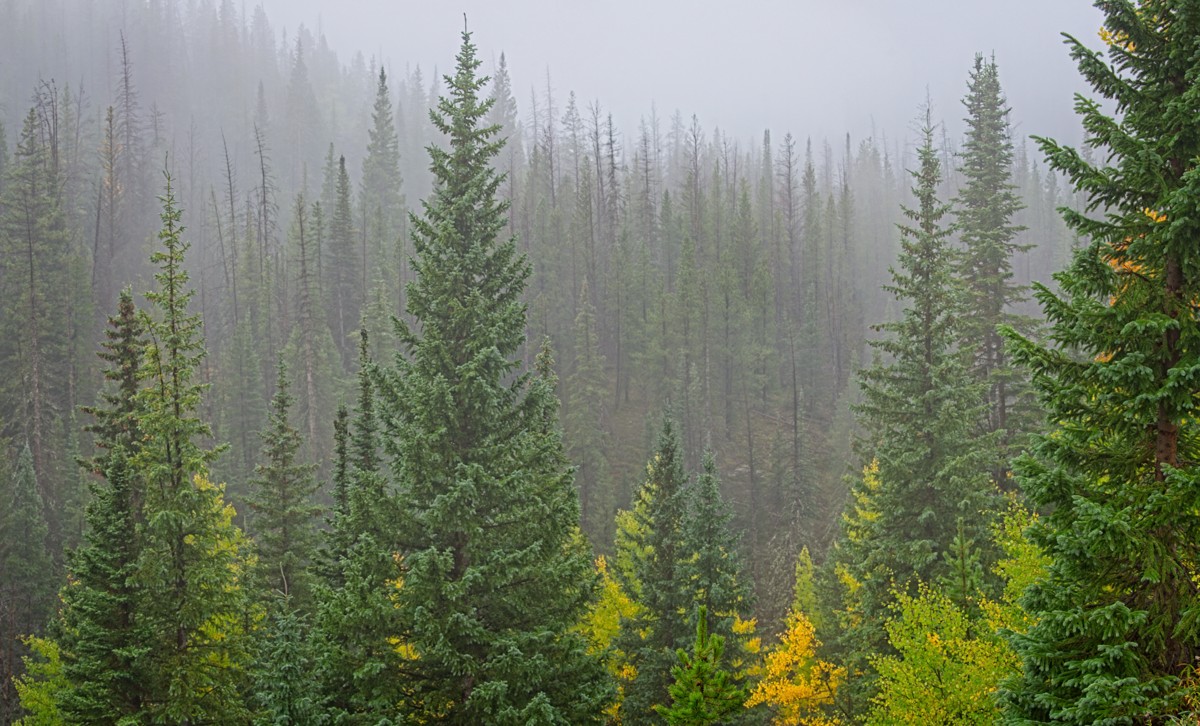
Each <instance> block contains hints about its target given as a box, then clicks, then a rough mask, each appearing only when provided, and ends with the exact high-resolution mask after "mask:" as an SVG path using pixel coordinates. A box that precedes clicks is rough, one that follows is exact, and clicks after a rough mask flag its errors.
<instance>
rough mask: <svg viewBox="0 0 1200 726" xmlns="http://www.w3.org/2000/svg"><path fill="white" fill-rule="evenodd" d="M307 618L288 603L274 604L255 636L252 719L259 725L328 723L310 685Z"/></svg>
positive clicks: (311, 663)
mask: <svg viewBox="0 0 1200 726" xmlns="http://www.w3.org/2000/svg"><path fill="white" fill-rule="evenodd" d="M307 626H308V622H307V621H306V620H305V618H304V616H303V615H301V614H299V613H297V612H296V610H295V609H294V608H293V607H292V606H291V603H290V602H288V601H287V599H286V598H285V599H284V601H283V602H282V603H281V604H280V605H279V606H278V607H277V608H274V613H273V614H272V616H271V619H270V621H269V622H268V624H267V626H266V628H265V632H264V633H263V634H262V635H261V636H260V637H259V641H258V653H257V657H256V659H255V661H256V662H255V669H254V682H255V687H254V700H255V702H256V703H257V706H258V709H257V713H256V714H255V718H254V723H256V724H261V725H262V726H320V725H321V724H325V723H328V721H327V719H326V715H327V714H326V712H325V711H324V709H323V708H322V704H321V700H320V696H319V692H318V691H317V690H316V689H315V688H314V685H315V684H314V677H313V668H314V665H315V663H316V660H317V658H316V653H315V652H314V649H313V644H312V642H311V641H310V640H309V637H310V636H309V630H308V627H307Z"/></svg>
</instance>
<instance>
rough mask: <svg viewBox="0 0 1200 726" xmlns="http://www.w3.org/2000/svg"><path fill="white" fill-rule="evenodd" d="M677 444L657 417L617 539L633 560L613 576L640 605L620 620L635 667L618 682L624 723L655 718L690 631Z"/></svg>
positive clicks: (667, 422) (622, 556)
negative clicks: (628, 523) (628, 517)
mask: <svg viewBox="0 0 1200 726" xmlns="http://www.w3.org/2000/svg"><path fill="white" fill-rule="evenodd" d="M682 448H683V445H682V442H681V441H680V439H679V432H678V430H677V428H676V425H675V422H674V421H673V420H672V419H671V418H670V417H669V416H668V417H666V418H664V420H663V426H662V430H661V432H660V433H659V436H658V446H657V448H656V449H655V452H654V455H653V456H652V457H651V459H650V463H649V464H648V465H647V467H646V480H645V482H644V483H643V484H642V487H641V489H640V490H639V491H638V493H637V496H636V499H635V502H634V507H633V510H632V514H633V520H634V521H633V523H632V527H631V528H630V529H631V532H630V535H631V536H630V537H628V538H626V541H624V542H621V540H618V542H619V545H618V552H617V559H618V562H620V561H622V560H631V561H632V566H631V567H630V568H629V570H630V571H629V572H628V573H622V572H621V570H620V569H619V570H618V575H619V576H620V577H621V578H622V580H624V582H622V585H623V586H624V588H625V591H626V592H629V593H632V594H633V595H634V596H635V599H636V600H637V601H638V603H639V604H640V605H641V607H640V608H638V610H637V612H636V615H635V617H634V618H633V619H632V620H631V621H629V622H625V623H622V626H621V638H620V643H619V647H620V649H621V650H622V651H624V652H625V653H627V654H628V655H629V660H630V664H631V665H632V666H633V668H634V669H635V671H636V676H635V678H634V679H633V680H632V682H629V683H627V684H625V698H624V701H623V702H622V703H621V720H622V722H624V723H632V724H639V723H656V722H657V720H658V719H657V716H656V714H655V712H654V710H653V709H654V706H656V705H664V704H666V703H668V702H669V700H670V696H669V694H668V692H667V689H668V687H669V686H670V683H671V667H672V666H673V665H674V664H675V662H676V660H677V657H676V650H677V649H679V648H683V647H685V646H686V645H687V638H688V633H689V631H690V628H689V627H688V618H689V617H690V616H691V612H692V608H693V595H692V593H691V592H690V591H689V589H688V586H687V582H686V575H685V574H684V566H683V565H684V560H685V558H686V557H687V554H686V553H685V552H684V551H683V542H682V540H683V525H684V520H685V516H686V511H687V500H686V487H687V477H686V475H685V474H684V469H683V451H682ZM621 550H625V552H622V551H621Z"/></svg>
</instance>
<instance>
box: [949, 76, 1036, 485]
mask: <svg viewBox="0 0 1200 726" xmlns="http://www.w3.org/2000/svg"><path fill="white" fill-rule="evenodd" d="M968 86H969V88H968V91H967V97H966V98H965V99H963V105H964V106H966V108H967V118H966V122H967V138H966V142H965V144H964V146H963V151H962V152H961V154H960V160H961V166H960V168H959V173H961V174H962V176H963V185H962V189H961V190H960V191H959V194H958V196H957V197H956V198H955V199H954V214H955V223H954V227H955V229H956V230H957V232H958V234H959V236H960V238H961V239H962V246H963V249H962V250H961V260H960V261H959V270H958V274H959V276H960V277H961V278H962V281H963V283H964V284H965V291H966V295H965V298H964V300H963V308H962V317H961V321H962V326H961V333H960V334H961V336H962V338H961V339H962V340H963V341H964V342H965V343H966V344H967V345H969V346H970V347H971V348H972V350H973V356H974V357H973V361H972V366H971V371H972V374H973V375H974V376H975V377H976V379H977V380H979V381H980V382H982V383H983V384H984V385H985V386H986V388H985V393H986V396H987V398H986V401H987V407H986V409H985V410H984V414H985V418H984V419H983V421H982V423H983V430H984V431H985V432H986V433H988V434H995V435H997V437H998V439H999V440H998V442H997V443H998V444H1000V446H999V448H998V449H997V450H996V459H995V461H993V462H991V463H989V465H988V471H989V472H991V473H992V475H993V476H994V477H996V479H997V480H998V481H999V482H1000V484H1001V485H1004V486H1007V484H1008V482H1007V479H1008V472H1009V466H1010V464H1009V458H1010V457H1011V456H1012V455H1014V454H1015V453H1017V452H1018V451H1019V450H1020V448H1021V446H1022V442H1023V441H1024V434H1026V433H1028V432H1029V431H1030V429H1031V428H1032V426H1033V423H1034V422H1033V421H1032V420H1031V417H1032V416H1033V411H1032V410H1031V409H1032V401H1030V400H1029V398H1030V397H1029V393H1028V391H1029V387H1028V383H1027V382H1026V381H1025V380H1024V375H1023V374H1022V373H1021V372H1020V371H1018V370H1017V369H1016V368H1015V366H1013V364H1012V361H1010V360H1009V357H1008V353H1007V351H1006V350H1005V347H1004V339H1003V338H1002V337H1001V335H1000V332H999V328H998V326H1000V325H1009V326H1015V327H1017V328H1019V329H1021V330H1024V331H1027V330H1028V329H1029V325H1030V321H1029V319H1028V318H1025V317H1023V316H1019V315H1017V314H1016V313H1014V312H1013V306H1014V305H1015V304H1017V303H1020V302H1021V301H1023V300H1024V299H1025V293H1026V288H1025V287H1024V286H1022V285H1018V284H1017V283H1016V282H1015V281H1014V280H1013V256H1014V255H1015V254H1017V253H1018V252H1024V251H1026V250H1028V249H1029V245H1025V244H1021V243H1020V242H1019V241H1018V240H1017V236H1018V235H1019V234H1020V233H1021V232H1022V231H1024V229H1025V228H1024V227H1021V226H1018V225H1017V224H1015V223H1014V220H1013V218H1014V216H1015V215H1017V214H1018V213H1019V212H1020V211H1021V210H1023V209H1024V208H1025V204H1024V202H1022V201H1021V197H1020V195H1019V194H1018V193H1017V187H1016V185H1015V184H1014V183H1013V144H1012V130H1011V128H1010V127H1009V122H1008V114H1009V108H1008V105H1007V101H1006V100H1005V97H1004V92H1003V91H1002V90H1001V88H1000V74H999V70H998V69H997V67H996V60H995V58H992V59H990V60H985V59H984V57H983V56H982V55H977V56H975V67H974V69H973V70H972V71H971V79H970V82H969V84H968Z"/></svg>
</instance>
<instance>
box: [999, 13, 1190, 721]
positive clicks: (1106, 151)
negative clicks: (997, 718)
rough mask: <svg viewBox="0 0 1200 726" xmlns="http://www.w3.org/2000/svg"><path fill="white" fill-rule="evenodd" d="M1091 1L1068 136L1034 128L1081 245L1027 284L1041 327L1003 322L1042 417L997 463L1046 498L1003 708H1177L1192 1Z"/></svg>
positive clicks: (1181, 641) (1124, 716) (1186, 519)
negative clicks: (1097, 30) (1074, 136)
mask: <svg viewBox="0 0 1200 726" xmlns="http://www.w3.org/2000/svg"><path fill="white" fill-rule="evenodd" d="M1097 7H1099V8H1100V10H1101V11H1102V12H1103V13H1104V26H1103V29H1102V31H1101V36H1102V38H1103V39H1104V40H1105V41H1106V42H1107V44H1108V48H1107V56H1108V57H1107V59H1105V57H1104V54H1103V53H1101V52H1098V51H1094V50H1091V49H1089V48H1087V47H1085V46H1084V45H1083V44H1082V43H1081V42H1079V41H1078V40H1076V39H1074V38H1071V37H1069V36H1068V44H1069V46H1070V48H1071V56H1072V57H1073V58H1074V59H1075V61H1076V62H1077V64H1078V66H1079V71H1080V73H1081V75H1082V76H1083V78H1084V79H1085V80H1086V81H1087V82H1088V83H1089V84H1090V85H1091V86H1092V88H1093V89H1094V90H1095V92H1096V93H1097V94H1098V95H1099V96H1100V97H1102V98H1103V99H1105V100H1104V101H1097V100H1092V99H1084V98H1080V99H1079V100H1077V102H1076V109H1077V110H1078V112H1079V113H1080V115H1081V116H1082V121H1083V125H1084V128H1086V129H1087V130H1088V133H1089V136H1088V141H1087V146H1086V148H1085V149H1084V150H1083V151H1080V150H1077V149H1074V148H1070V147H1067V146H1063V145H1061V144H1059V143H1058V142H1056V141H1053V140H1050V139H1038V144H1039V146H1040V147H1041V149H1042V151H1043V152H1044V153H1045V154H1046V155H1047V157H1048V160H1049V163H1050V165H1051V167H1053V168H1054V169H1055V170H1057V171H1059V172H1062V173H1063V174H1064V175H1065V176H1066V177H1067V178H1068V179H1069V180H1070V182H1071V183H1072V185H1073V186H1074V187H1075V189H1076V190H1077V191H1078V192H1079V193H1081V194H1082V195H1083V196H1084V197H1085V199H1086V210H1085V211H1083V212H1078V211H1071V210H1064V211H1063V216H1064V219H1065V220H1066V222H1067V224H1068V225H1069V226H1070V228H1071V229H1072V230H1073V231H1074V232H1075V233H1077V234H1078V235H1079V237H1080V239H1082V240H1086V242H1085V243H1084V244H1083V246H1081V247H1080V248H1079V249H1078V250H1077V251H1076V252H1075V254H1074V258H1073V261H1072V263H1071V266H1070V267H1069V268H1068V269H1067V270H1066V271H1064V272H1062V273H1060V274H1059V275H1057V277H1056V280H1057V281H1058V284H1059V289H1060V292H1058V293H1055V292H1052V291H1051V290H1049V289H1048V288H1046V287H1044V286H1037V287H1036V296H1037V298H1038V300H1039V302H1040V303H1041V305H1042V309H1043V310H1044V311H1045V314H1046V317H1047V318H1048V320H1049V322H1050V326H1051V329H1050V335H1049V336H1048V340H1049V341H1052V342H1050V343H1046V344H1042V343H1038V342H1035V341H1033V340H1030V339H1028V338H1022V337H1020V336H1018V335H1016V334H1014V333H1013V332H1012V331H1007V335H1008V337H1009V339H1010V340H1011V341H1013V343H1014V345H1015V346H1016V348H1015V357H1016V358H1017V360H1018V361H1019V362H1020V363H1021V364H1022V365H1024V366H1025V367H1026V368H1028V369H1029V370H1030V371H1031V373H1032V376H1033V381H1034V385H1035V387H1036V389H1037V391H1038V394H1039V397H1040V399H1041V401H1042V402H1043V405H1044V406H1045V409H1046V411H1047V418H1048V419H1049V423H1050V427H1049V431H1047V432H1046V433H1045V434H1044V435H1041V436H1039V437H1037V439H1036V443H1035V444H1034V447H1033V452H1032V454H1031V455H1029V456H1026V457H1024V458H1022V459H1021V460H1020V461H1019V462H1018V464H1017V467H1016V469H1017V473H1018V476H1019V480H1020V482H1021V485H1022V487H1023V489H1024V490H1025V492H1026V493H1027V494H1028V496H1029V497H1030V499H1031V500H1032V502H1033V503H1034V504H1035V505H1036V506H1037V507H1038V508H1039V509H1041V510H1042V511H1046V512H1048V514H1047V515H1046V516H1045V517H1044V518H1042V519H1040V520H1039V522H1038V523H1037V524H1035V525H1033V526H1032V529H1031V533H1030V537H1031V539H1032V541H1033V542H1034V543H1035V544H1037V545H1039V546H1040V547H1042V548H1043V549H1044V550H1045V552H1046V554H1047V555H1048V556H1049V557H1050V558H1051V564H1050V567H1049V571H1048V574H1047V575H1046V576H1045V577H1044V578H1043V579H1042V580H1040V581H1039V582H1036V583H1034V584H1032V585H1031V586H1030V587H1029V588H1028V589H1027V590H1026V591H1025V596H1024V599H1023V605H1024V606H1025V607H1026V609H1028V610H1029V611H1030V613H1031V615H1033V616H1034V618H1035V620H1036V624H1035V625H1034V626H1033V627H1032V628H1031V629H1030V630H1029V632H1028V633H1026V634H1023V635H1014V636H1012V639H1011V640H1012V643H1013V645H1014V646H1015V648H1016V650H1017V652H1018V654H1019V655H1020V657H1021V661H1022V664H1023V672H1022V674H1021V675H1020V676H1019V677H1017V678H1015V679H1013V680H1012V681H1011V682H1009V683H1008V684H1006V689H1005V690H1006V692H1005V693H1004V694H1003V699H1004V700H1005V701H1006V704H1007V709H1008V711H1007V720H1008V721H1009V722H1010V723H1044V722H1047V721H1051V720H1053V721H1056V722H1062V723H1072V724H1085V723H1087V724H1091V723H1167V722H1169V721H1171V720H1172V717H1175V716H1179V717H1181V720H1183V719H1182V717H1183V714H1184V713H1185V711H1188V710H1190V711H1192V712H1193V715H1191V716H1188V717H1187V718H1189V719H1194V717H1195V716H1194V705H1190V706H1189V704H1194V703H1195V701H1194V700H1193V698H1194V694H1195V685H1194V684H1195V671H1194V668H1195V663H1196V660H1197V658H1200V618H1198V617H1197V614H1198V613H1200V594H1198V592H1197V588H1196V572H1197V569H1198V568H1200V467H1198V465H1197V461H1198V460H1200V450H1198V446H1200V444H1198V442H1200V418H1198V417H1197V405H1198V404H1197V398H1196V395H1195V391H1196V385H1195V382H1194V376H1195V371H1196V370H1197V366H1198V365H1200V349H1198V348H1197V346H1196V345H1195V341H1196V340H1197V338H1198V336H1200V321H1198V319H1197V316H1196V310H1195V305H1196V300H1197V299H1200V248H1198V247H1197V245H1196V239H1197V234H1200V209H1198V208H1197V200H1200V165H1198V160H1200V134H1198V133H1197V127H1196V111H1195V109H1196V99H1197V98H1198V97H1200V54H1197V48H1200V13H1198V12H1197V6H1196V4H1195V3H1192V2H1183V1H1180V0H1142V1H1140V2H1137V3H1134V2H1115V1H1114V2H1098V3H1097ZM1108 101H1111V104H1110V103H1108ZM1110 109H1111V110H1112V111H1111V112H1112V113H1114V114H1115V117H1113V116H1109V115H1108V114H1109V112H1110ZM1091 149H1094V150H1095V152H1091V151H1090V150H1091ZM1096 210H1101V211H1102V214H1101V215H1099V216H1098V217H1092V216H1088V212H1095V211H1096Z"/></svg>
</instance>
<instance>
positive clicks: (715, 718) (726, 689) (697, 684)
mask: <svg viewBox="0 0 1200 726" xmlns="http://www.w3.org/2000/svg"><path fill="white" fill-rule="evenodd" d="M724 653H725V638H723V637H721V636H720V635H710V634H709V632H708V609H707V608H705V607H704V606H703V605H701V606H700V608H699V610H698V611H697V613H696V642H695V644H694V645H693V646H692V652H691V653H690V654H689V653H688V652H687V651H685V650H683V649H680V650H679V651H678V657H679V664H678V665H676V666H675V667H674V668H672V669H671V675H672V676H674V677H675V682H674V683H673V684H672V685H671V689H670V690H671V705H670V706H669V707H668V706H658V707H657V709H656V710H657V711H658V712H659V713H660V714H661V715H662V716H663V718H664V719H665V720H666V722H667V723H668V724H670V725H671V726H709V724H718V723H727V722H728V719H729V718H730V717H731V716H732V715H733V714H735V713H737V712H738V711H740V710H741V708H742V701H744V700H746V691H745V689H743V688H741V687H740V686H738V685H737V683H736V681H734V679H733V676H732V675H731V674H730V673H729V672H728V671H727V670H726V669H725V666H724V665H723V660H724Z"/></svg>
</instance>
